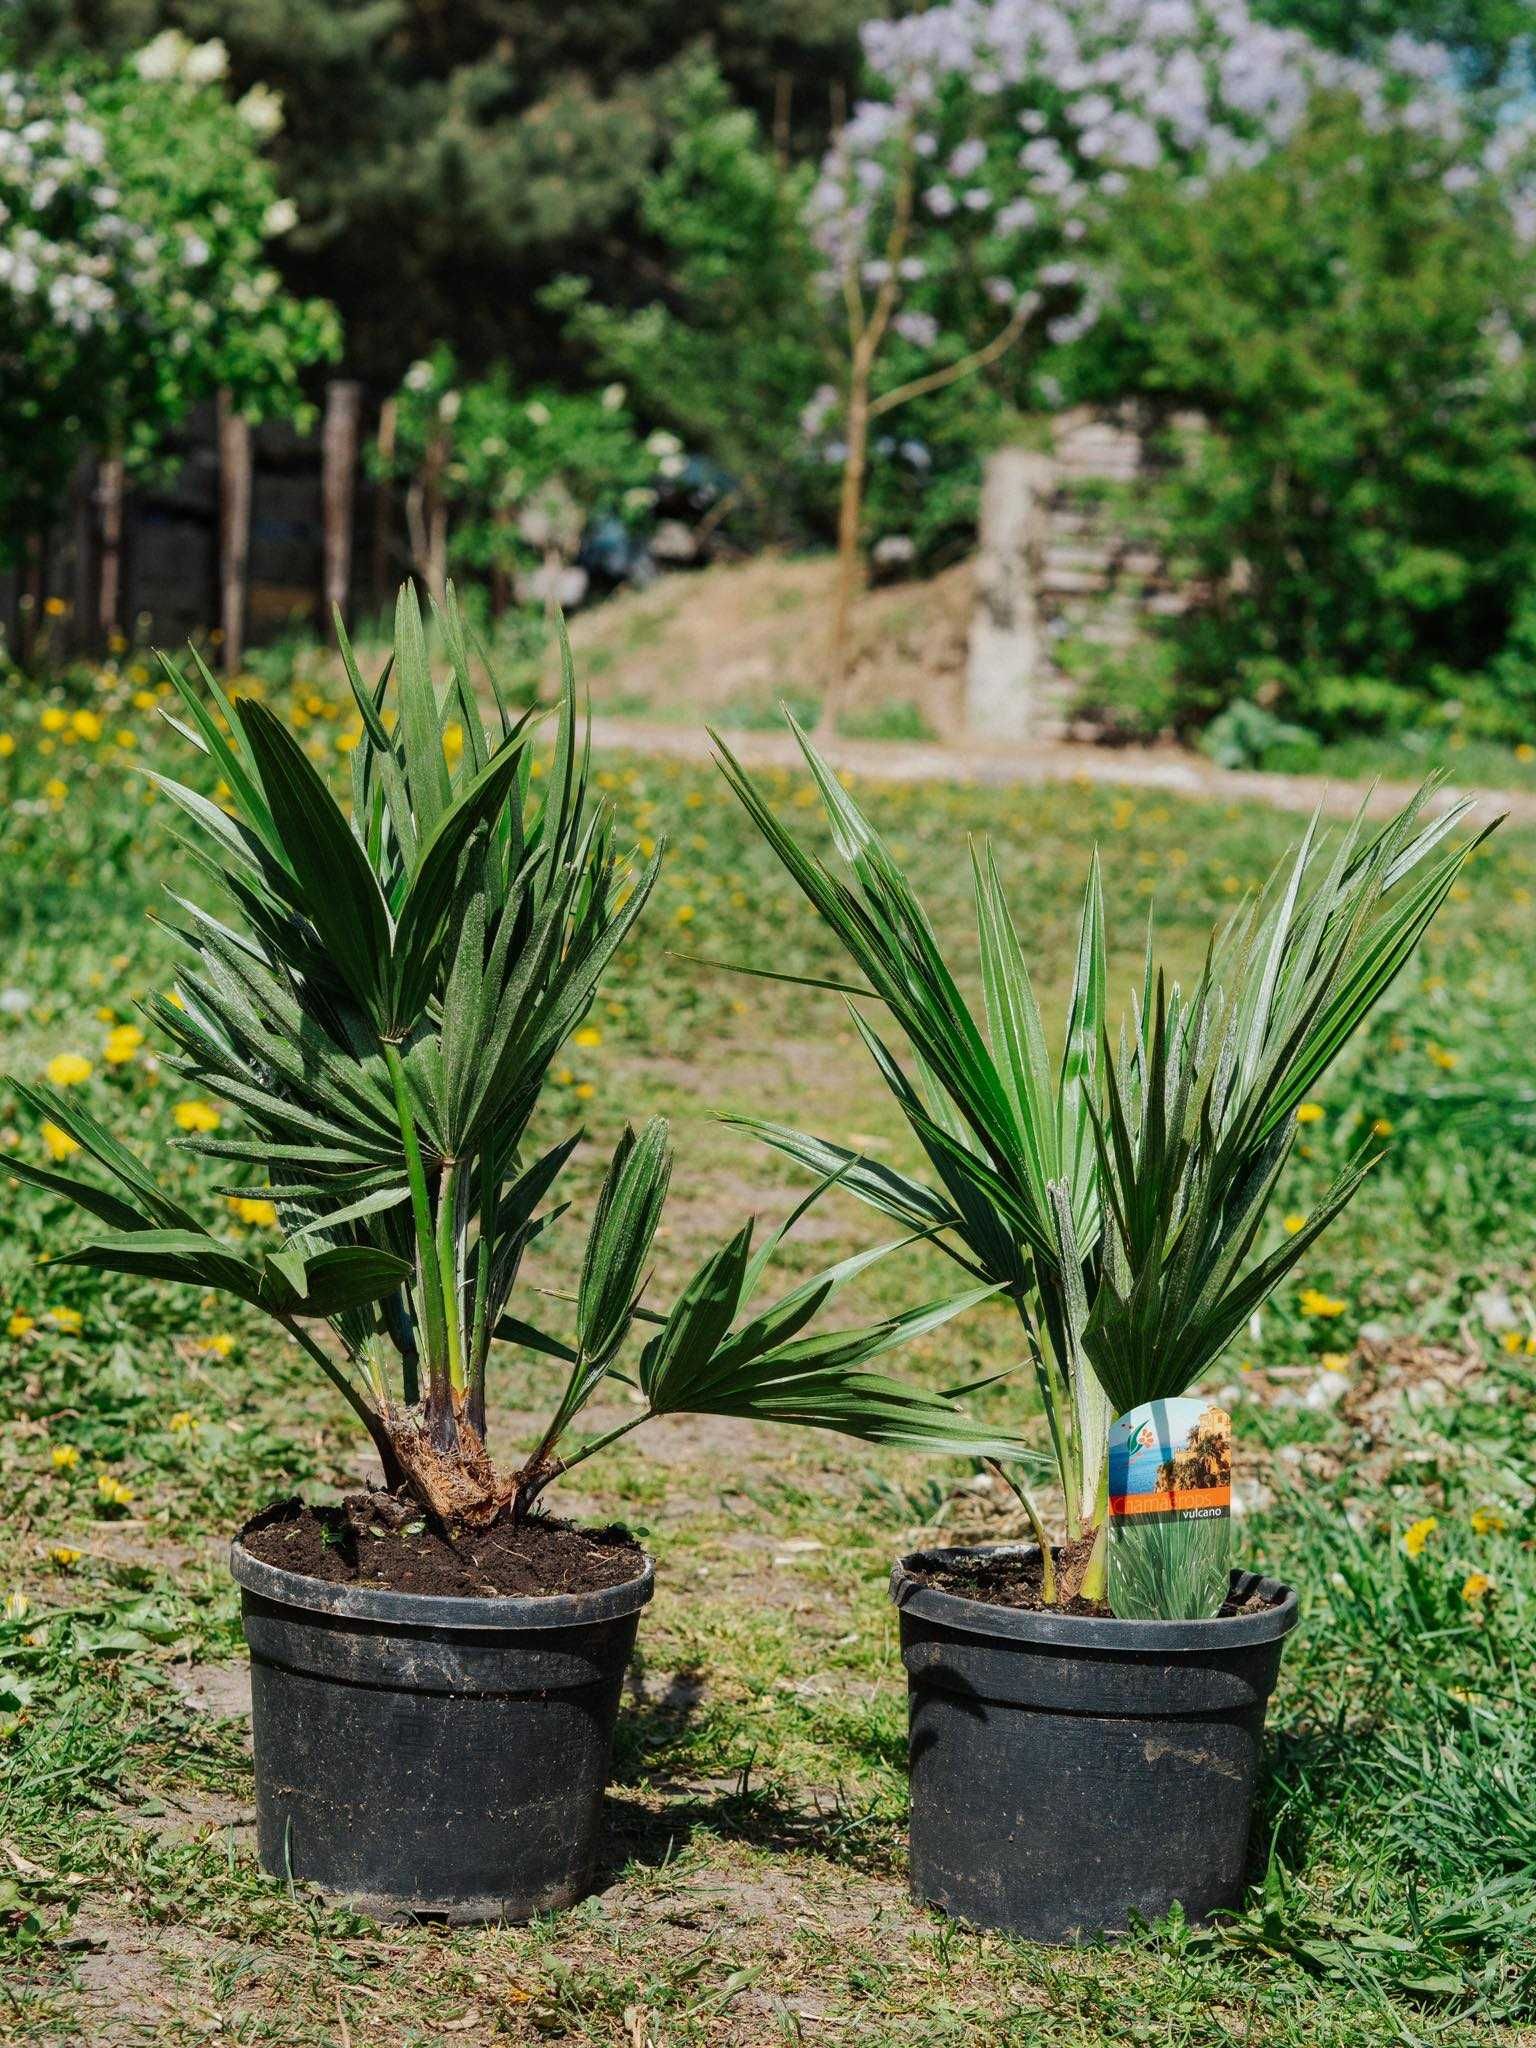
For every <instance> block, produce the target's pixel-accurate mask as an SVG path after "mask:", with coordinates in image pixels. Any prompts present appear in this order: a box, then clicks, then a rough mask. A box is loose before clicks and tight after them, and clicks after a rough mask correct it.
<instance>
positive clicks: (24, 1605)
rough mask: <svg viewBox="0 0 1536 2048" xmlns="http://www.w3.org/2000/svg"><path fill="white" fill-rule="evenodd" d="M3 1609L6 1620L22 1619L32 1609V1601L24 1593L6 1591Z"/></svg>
mask: <svg viewBox="0 0 1536 2048" xmlns="http://www.w3.org/2000/svg"><path fill="white" fill-rule="evenodd" d="M4 1611H5V1619H6V1620H7V1621H24V1620H25V1619H26V1617H27V1615H29V1614H30V1613H31V1611H32V1602H31V1601H30V1600H29V1599H28V1598H27V1596H26V1594H25V1593H7V1594H6V1596H5V1610H4Z"/></svg>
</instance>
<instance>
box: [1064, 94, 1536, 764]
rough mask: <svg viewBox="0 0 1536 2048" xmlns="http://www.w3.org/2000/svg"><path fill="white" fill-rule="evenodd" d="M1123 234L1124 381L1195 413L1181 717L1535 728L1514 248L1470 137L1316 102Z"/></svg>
mask: <svg viewBox="0 0 1536 2048" xmlns="http://www.w3.org/2000/svg"><path fill="white" fill-rule="evenodd" d="M1147 196H1148V195H1147V194H1146V193H1145V192H1142V193H1139V194H1137V195H1134V197H1133V198H1131V199H1129V200H1128V202H1127V205H1126V207H1125V209H1124V211H1123V213H1122V214H1121V216H1120V218H1119V221H1118V223H1117V227H1116V244H1117V256H1116V261H1117V264H1118V267H1119V270H1120V274H1121V278H1122V304H1123V307H1124V309H1125V311H1124V313H1123V315H1122V316H1121V317H1120V318H1119V320H1118V322H1117V323H1112V328H1111V329H1106V331H1105V332H1104V333H1102V334H1101V335H1100V336H1099V337H1097V338H1096V342H1095V347H1096V349H1097V350H1098V370H1097V374H1098V376H1099V377H1100V379H1101V380H1102V382H1101V388H1103V386H1104V385H1106V384H1107V385H1108V387H1109V388H1112V389H1119V390H1123V389H1124V388H1125V386H1126V384H1127V383H1128V382H1129V383H1131V384H1133V385H1135V386H1136V387H1138V388H1139V389H1141V390H1142V391H1145V392H1149V393H1151V394H1153V395H1154V396H1155V397H1157V398H1159V399H1162V400H1164V401H1166V402H1168V403H1169V404H1170V405H1171V406H1178V407H1181V408H1182V407H1189V406H1193V407H1196V408H1198V409H1199V410H1200V411H1201V412H1203V413H1204V414H1205V416H1206V418H1207V419H1208V421H1209V422H1210V426H1209V431H1208V432H1207V433H1205V434H1204V435H1203V436H1197V437H1189V436H1185V435H1181V436H1180V438H1179V443H1178V448H1177V456H1178V459H1177V461H1176V462H1175V464H1174V467H1173V471H1172V474H1171V479H1170V481H1169V482H1168V484H1167V485H1166V488H1165V489H1164V491H1163V493H1162V499H1163V502H1162V505H1161V508H1160V509H1161V510H1162V511H1163V512H1164V514H1165V515H1166V518H1167V520H1168V525H1169V538H1170V543H1171V548H1172V551H1173V553H1174V555H1175V556H1176V557H1179V558H1183V559H1186V560H1188V561H1189V562H1190V563H1191V564H1192V565H1193V567H1194V570H1195V572H1196V573H1197V574H1198V575H1200V576H1201V577H1202V578H1204V579H1206V580H1207V581H1208V582H1209V584H1210V587H1211V591H1212V596H1211V599H1210V602H1209V603H1208V604H1206V605H1205V606H1204V607H1202V608H1201V609H1200V610H1198V611H1196V612H1194V613H1192V614H1190V615H1189V616H1187V617H1186V618H1184V619H1182V620H1178V621H1174V622H1171V623H1170V625H1169V627H1168V628H1167V631H1168V634H1169V636H1170V637H1171V640H1172V642H1173V644H1174V646H1175V648H1176V651H1177V670H1178V680H1177V687H1176V692H1175V702H1174V703H1173V705H1172V707H1171V710H1172V715H1173V721H1174V722H1175V723H1178V724H1185V725H1187V724H1196V723H1201V722H1203V721H1204V720H1205V719H1206V718H1208V717H1209V716H1210V715H1212V714H1213V713H1214V712H1216V711H1218V710H1219V709H1220V708H1221V707H1222V706H1223V705H1224V704H1226V703H1227V702H1229V701H1230V700H1231V699H1232V698H1233V697H1235V696H1242V697H1251V698H1256V699H1257V700H1258V701H1260V702H1261V703H1262V704H1263V705H1264V708H1265V709H1266V710H1268V711H1270V712H1272V713H1273V714H1274V715H1276V716H1277V717H1280V718H1282V719H1284V720H1286V721H1290V722H1295V723H1298V724H1300V725H1303V726H1306V727H1308V728H1310V729H1312V730H1313V731H1315V732H1316V733H1318V734H1320V735H1322V736H1325V737H1331V736H1334V735H1338V734H1343V733H1347V732H1358V731H1361V730H1373V731H1378V732H1385V731H1390V730H1393V729H1400V728H1403V727H1405V726H1411V725H1413V724H1415V723H1419V722H1422V721H1424V720H1426V719H1427V720H1430V721H1431V722H1438V721H1440V720H1442V719H1445V718H1446V717H1449V718H1450V719H1451V720H1453V721H1454V720H1455V719H1458V718H1462V717H1465V719H1466V720H1467V722H1468V723H1469V724H1470V725H1471V726H1473V727H1474V728H1475V729H1476V730H1478V731H1480V732H1482V733H1484V734H1486V735H1488V736H1495V737H1496V736H1500V735H1504V736H1508V737H1523V736H1526V735H1528V734H1529V732H1530V730H1531V728H1532V725H1533V724H1536V664H1533V663H1532V661H1531V659H1530V658H1529V653H1528V651H1527V650H1528V649H1529V648H1530V647H1531V646H1532V645H1533V644H1536V594H1533V593H1536V468H1533V466H1532V464H1531V461H1530V419H1531V416H1532V401H1533V397H1536V390H1533V378H1532V370H1531V358H1530V354H1529V343H1530V340H1531V319H1530V313H1529V304H1530V286H1531V281H1532V259H1531V255H1530V252H1529V250H1528V249H1527V247H1526V245H1525V243H1524V242H1523V241H1522V239H1521V237H1520V235H1519V234H1518V233H1517V231H1516V228H1515V225H1514V223H1513V221H1512V218H1511V214H1512V207H1511V204H1510V198H1509V194H1508V193H1507V192H1506V191H1505V190H1504V189H1503V188H1501V186H1500V185H1499V184H1498V183H1497V182H1496V181H1495V180H1494V179H1493V178H1492V176H1491V175H1486V174H1484V173H1482V172H1481V171H1480V170H1477V169H1475V168H1474V165H1473V162H1472V160H1471V158H1470V156H1469V155H1468V153H1467V152H1466V151H1465V150H1463V151H1462V152H1461V153H1459V154H1458V151H1457V150H1455V149H1453V148H1451V147H1450V146H1448V145H1447V146H1444V147H1433V148H1431V147H1429V146H1427V145H1426V143H1425V140H1424V138H1423V137H1422V136H1410V135H1408V134H1406V133H1405V132H1404V131H1402V130H1399V129H1396V128H1388V129H1384V130H1381V131H1380V132H1378V131H1376V130H1374V129H1373V128H1372V126H1371V125H1370V124H1369V123H1368V122H1367V121H1366V120H1365V119H1364V118H1363V116H1362V115H1361V112H1360V110H1359V108H1358V107H1357V106H1356V105H1355V104H1354V103H1353V102H1346V101H1342V100H1340V101H1331V102H1329V101H1324V102H1319V103H1318V104H1317V106H1316V107H1315V108H1314V110H1313V114H1312V117H1311V118H1310V120H1309V122H1308V123H1307V125H1306V127H1305V128H1304V129H1303V130H1302V132H1301V133H1300V134H1299V135H1298V136H1297V138H1296V139H1295V140H1294V142H1292V143H1291V144H1290V145H1289V146H1287V147H1286V148H1284V149H1282V150H1280V151H1278V152H1276V153H1275V154H1274V155H1273V156H1271V157H1270V158H1269V159H1268V160H1267V161H1266V162H1265V163H1264V164H1262V165H1260V166H1258V167H1257V168H1253V169H1247V170H1241V171H1238V172H1235V173H1233V174H1231V175H1229V176H1227V177H1225V178H1223V179H1221V180H1219V181H1217V182H1216V183H1214V184H1213V185H1211V186H1210V187H1209V189H1208V190H1206V191H1204V192H1186V193H1184V194H1182V195H1180V194H1169V193H1166V192H1161V193H1160V194H1159V200H1158V204H1156V205H1155V206H1154V205H1149V204H1147V203H1145V202H1146V199H1147Z"/></svg>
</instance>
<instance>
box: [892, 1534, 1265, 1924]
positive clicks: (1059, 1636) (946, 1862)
mask: <svg viewBox="0 0 1536 2048" xmlns="http://www.w3.org/2000/svg"><path fill="white" fill-rule="evenodd" d="M1020 1548H1021V1547H1020V1546H1013V1545H993V1546H988V1550H989V1551H990V1552H992V1553H994V1554H995V1553H996V1552H997V1551H998V1550H1006V1549H1020ZM979 1554H983V1553H981V1552H978V1551H975V1550H972V1551H965V1550H934V1551H921V1552H916V1553H914V1554H913V1555H912V1556H910V1557H905V1558H903V1559H902V1560H901V1562H900V1563H899V1564H898V1565H897V1566H896V1569H895V1571H894V1572H893V1573H892V1574H891V1597H892V1599H893V1600H894V1601H895V1602H896V1605H897V1606H898V1607H899V1608H900V1610H901V1659H902V1662H903V1664H904V1665H905V1666H906V1669H907V1691H908V1702H909V1718H910V1748H909V1756H910V1768H911V1778H912V1823H911V1828H912V1834H911V1842H912V1854H911V1870H912V1892H913V1896H914V1897H915V1898H916V1899H918V1900H919V1901H921V1902H925V1903H928V1904H931V1905H935V1906H938V1907H940V1908H941V1909H942V1910H943V1911H944V1912H946V1913H949V1914H951V1915H953V1916H954V1917H955V1918H956V1919H960V1920H965V1921H968V1922H969V1923H970V1924H971V1925H972V1926H975V1927H985V1928H995V1929H998V1930H1000V1931H1002V1932H1004V1933H1008V1934H1016V1935H1021V1936H1023V1937H1024V1938H1025V1939H1027V1940H1030V1941H1042V1942H1076V1941H1084V1940H1090V1939H1092V1938H1093V1937H1095V1936H1097V1935H1099V1934H1116V1933H1123V1932H1125V1931H1126V1930H1127V1929H1128V1928H1129V1927H1130V1924H1131V1917H1132V1915H1133V1914H1139V1915H1141V1917H1142V1918H1143V1919H1147V1920H1155V1919H1157V1918H1159V1917H1160V1916H1161V1915H1162V1914H1164V1913H1166V1912H1167V1911H1168V1909H1169V1907H1170V1906H1172V1905H1173V1904H1174V1902H1175V1900H1177V1901H1178V1902H1179V1903H1180V1904H1181V1905H1182V1906H1183V1908H1184V1910H1185V1912H1186V1913H1187V1914H1188V1915H1189V1917H1190V1918H1191V1919H1192V1920H1200V1919H1203V1918H1205V1917H1206V1916H1207V1915H1209V1914H1211V1913H1213V1912H1215V1911H1216V1910H1217V1909H1218V1908H1220V1907H1223V1906H1234V1905H1236V1904H1238V1902H1239V1900H1240V1899H1241V1896H1242V1891H1243V1881H1244V1871H1245V1866H1246V1863H1247V1854H1248V1830H1249V1824H1250V1821H1251V1819H1252V1812H1253V1797H1254V1786H1255V1780H1256V1777H1257V1772H1258V1763H1259V1750H1260V1745H1261V1742H1262V1738H1263V1732H1264V1712H1265V1708H1266V1706H1267V1705H1268V1702H1269V1696H1270V1693H1271V1692H1272V1691H1273V1690H1274V1684H1275V1678H1276V1675H1277V1673H1278V1671H1279V1668H1280V1653H1281V1650H1282V1648H1283V1646H1284V1639H1285V1636H1286V1635H1287V1634H1288V1632H1289V1631H1290V1629H1291V1628H1292V1627H1293V1626H1294V1625H1295V1621H1296V1595H1295V1593H1294V1592H1293V1591H1292V1589H1291V1588H1290V1587H1288V1586H1282V1585H1279V1584H1277V1583H1276V1582H1275V1581H1274V1580H1271V1579H1261V1578H1257V1577H1255V1576H1254V1575H1253V1574H1252V1573H1248V1572H1234V1573H1233V1575H1232V1592H1231V1595H1230V1598H1229V1603H1228V1604H1229V1606H1241V1605H1242V1604H1244V1603H1245V1602H1246V1601H1247V1600H1248V1599H1249V1598H1250V1596H1251V1595H1252V1594H1254V1593H1255V1592H1257V1593H1258V1594H1260V1595H1261V1597H1263V1598H1264V1599H1266V1600H1268V1601H1271V1602H1273V1604H1272V1605H1270V1606H1267V1607H1265V1608H1264V1609H1263V1610H1262V1611H1261V1612H1259V1613H1255V1614H1232V1615H1225V1614H1224V1615H1223V1616H1221V1617H1219V1618H1217V1619H1215V1620H1212V1621H1117V1620H1109V1619H1105V1620H1096V1619H1093V1618H1092V1617H1079V1616H1073V1615H1057V1614H1037V1613H1027V1612H1025V1611H1024V1610H1022V1609H1018V1608H1011V1607H995V1606H991V1605H989V1604H988V1603H987V1602H985V1601H981V1600H967V1599H962V1598H960V1597H958V1596H957V1595H955V1594H953V1593H942V1592H938V1591H935V1590H934V1589H933V1588H932V1587H929V1586H925V1585H923V1584H921V1583H920V1582H919V1581H918V1580H917V1579H915V1578H914V1577H913V1576H912V1567H914V1566H918V1565H921V1566H925V1567H928V1568H931V1567H932V1566H934V1565H936V1564H939V1563H941V1562H945V1561H952V1560H957V1559H960V1558H964V1557H967V1556H972V1557H974V1556H977V1555H979ZM1022 1554H1033V1553H1032V1552H1022Z"/></svg>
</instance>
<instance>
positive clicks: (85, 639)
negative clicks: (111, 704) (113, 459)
mask: <svg viewBox="0 0 1536 2048" xmlns="http://www.w3.org/2000/svg"><path fill="white" fill-rule="evenodd" d="M100 475H101V469H100V464H99V463H98V462H97V460H96V458H95V456H94V455H89V454H86V455H82V456H81V458H80V460H79V462H78V463H77V464H76V466H75V474H74V478H73V480H72V482H71V484H70V492H69V497H70V550H69V557H70V559H69V586H70V589H69V646H70V651H71V652H72V653H74V654H98V653H100V651H101V636H102V626H101V620H100V618H99V617H98V616H97V612H98V600H99V598H100V594H101V571H100V569H99V567H98V565H97V564H98V556H99V554H100V551H101V521H100V518H99V516H98V505H97V497H98V492H99V490H100Z"/></svg>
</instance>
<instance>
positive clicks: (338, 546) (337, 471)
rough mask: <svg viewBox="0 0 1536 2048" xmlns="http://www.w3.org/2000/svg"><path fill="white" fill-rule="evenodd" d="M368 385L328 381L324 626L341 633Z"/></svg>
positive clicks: (323, 449) (323, 448)
mask: <svg viewBox="0 0 1536 2048" xmlns="http://www.w3.org/2000/svg"><path fill="white" fill-rule="evenodd" d="M362 403H363V387H362V385H361V384H355V383H353V382H352V381H351V380H350V379H349V378H340V377H337V378H333V379H332V380H331V382H330V383H329V384H327V385H326V387H325V424H324V426H323V428H322V429H321V437H320V522H321V549H322V560H321V572H320V573H321V584H322V589H321V612H322V617H321V621H320V625H321V631H322V632H323V633H325V634H326V635H327V636H328V637H330V636H333V635H334V633H335V630H336V629H335V624H334V620H335V616H336V613H337V612H340V613H341V615H342V617H343V619H345V617H346V613H347V598H348V595H349V593H350V590H351V584H352V515H353V505H354V500H355V494H356V489H357V429H358V420H359V418H360V416H361V413H362Z"/></svg>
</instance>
